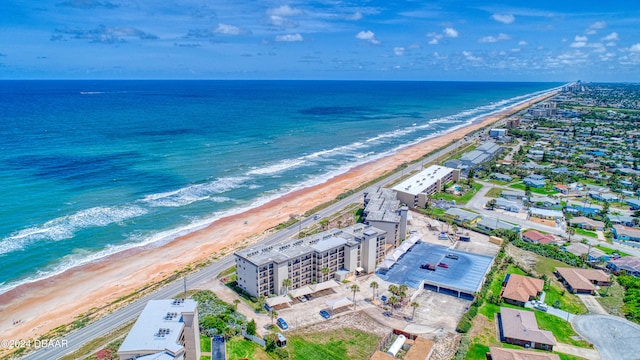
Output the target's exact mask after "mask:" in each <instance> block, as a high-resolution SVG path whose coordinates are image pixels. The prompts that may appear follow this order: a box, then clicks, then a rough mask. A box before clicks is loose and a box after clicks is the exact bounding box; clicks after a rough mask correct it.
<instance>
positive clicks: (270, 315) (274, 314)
mask: <svg viewBox="0 0 640 360" xmlns="http://www.w3.org/2000/svg"><path fill="white" fill-rule="evenodd" d="M269 317H270V318H271V325H272V326H273V320H275V319H276V318H277V317H278V313H277V312H276V311H275V310H271V312H269Z"/></svg>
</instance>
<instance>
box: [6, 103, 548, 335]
mask: <svg viewBox="0 0 640 360" xmlns="http://www.w3.org/2000/svg"><path fill="white" fill-rule="evenodd" d="M553 94H554V93H550V94H546V95H543V96H540V97H538V98H536V99H532V100H530V101H528V102H525V103H521V104H520V105H516V106H514V107H512V108H510V109H507V110H505V111H503V112H501V113H498V114H494V115H491V116H488V117H486V118H484V119H482V121H480V122H477V123H474V124H472V125H469V126H467V127H464V128H461V129H458V130H455V131H452V132H450V133H447V134H444V135H441V136H439V137H436V138H433V139H430V140H427V141H424V142H422V143H419V144H416V145H414V146H411V147H408V148H406V149H404V150H402V151H399V152H397V153H395V154H393V155H391V156H388V157H386V158H383V159H380V160H377V161H375V162H371V163H367V164H364V165H361V166H358V167H356V168H354V169H351V170H350V171H349V172H347V173H345V174H342V175H339V176H336V177H334V178H332V179H330V180H328V181H327V182H325V183H323V184H320V185H316V186H312V187H309V188H305V189H300V190H297V191H295V192H292V193H289V194H287V195H285V196H283V197H281V198H279V199H275V200H273V201H271V202H269V203H267V204H264V205H262V206H260V207H257V208H254V209H252V210H249V211H246V212H244V213H242V214H237V215H233V216H229V217H225V218H222V219H220V220H217V221H215V222H213V223H212V224H211V225H209V226H208V227H206V228H204V229H202V230H199V231H196V232H193V233H191V234H188V235H185V236H182V237H179V238H177V239H175V240H174V241H171V242H170V243H168V244H166V245H163V246H159V247H154V248H143V249H133V250H129V251H126V252H124V253H120V254H116V255H113V256H110V257H108V258H106V259H102V260H100V261H97V262H95V263H92V264H88V265H85V266H81V267H77V268H74V269H71V270H69V271H67V272H65V273H63V274H60V275H57V276H53V277H51V278H48V279H44V280H40V281H36V282H33V283H29V284H25V285H22V286H19V287H17V288H15V289H12V290H10V291H8V292H6V293H4V294H1V295H0V333H1V334H3V337H4V338H5V339H25V338H34V337H38V336H41V335H43V334H45V333H46V332H47V331H49V330H51V329H53V328H55V327H57V326H59V325H62V324H67V323H71V322H73V321H74V319H75V317H76V316H77V315H79V314H82V313H85V312H87V311H89V310H90V309H92V308H99V307H102V306H105V305H106V304H109V303H111V302H113V301H114V300H116V299H118V298H119V297H121V296H124V295H127V294H130V293H131V292H133V291H135V290H137V289H140V288H142V287H143V286H144V285H145V284H149V283H151V282H155V281H160V280H162V279H163V278H165V277H167V276H168V275H170V274H172V273H173V272H174V271H175V270H180V269H183V268H184V267H186V266H187V265H188V264H190V263H193V262H196V261H201V260H204V259H207V258H209V257H210V256H211V255H213V254H214V253H216V252H218V251H220V250H221V249H224V248H226V249H230V248H231V247H232V246H233V245H234V244H237V243H239V242H241V241H243V240H245V239H247V238H249V237H251V236H253V235H257V234H261V233H263V232H265V231H267V230H268V229H270V228H273V227H274V226H276V225H278V224H280V223H282V222H285V221H287V220H289V217H290V216H291V215H292V214H295V215H298V214H303V213H305V212H306V211H308V210H309V209H312V208H313V207H315V206H317V205H318V204H321V203H324V202H327V201H330V200H332V199H334V198H336V196H338V195H339V194H341V193H343V192H345V191H347V190H350V189H353V188H356V187H358V186H359V185H361V184H363V183H365V182H367V181H370V180H372V179H374V178H376V177H379V176H380V175H382V174H384V173H386V172H389V171H391V170H393V169H395V168H397V167H398V165H399V164H402V163H404V162H410V161H412V160H416V159H418V158H420V157H421V156H422V155H424V154H426V153H429V152H431V151H433V150H435V149H437V148H439V147H442V146H444V145H447V144H449V143H450V142H451V141H452V140H454V139H460V138H462V137H464V136H465V135H466V134H468V133H469V132H471V131H473V130H476V129H479V128H481V127H484V126H487V125H489V124H491V123H493V122H495V121H497V120H499V119H501V118H503V117H505V116H508V115H510V114H513V113H515V112H517V111H519V110H521V109H523V108H526V107H528V106H529V105H530V104H531V103H533V102H537V101H540V100H542V99H544V98H547V97H549V96H551V95H553ZM245 221H246V223H245ZM255 238H258V237H257V236H255ZM18 320H20V321H19V323H17V324H16V322H17V321H18Z"/></svg>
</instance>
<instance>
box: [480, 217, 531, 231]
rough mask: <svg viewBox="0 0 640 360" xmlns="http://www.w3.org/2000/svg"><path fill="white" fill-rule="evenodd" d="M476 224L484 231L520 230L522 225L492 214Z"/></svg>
mask: <svg viewBox="0 0 640 360" xmlns="http://www.w3.org/2000/svg"><path fill="white" fill-rule="evenodd" d="M476 226H477V227H478V229H481V230H484V231H493V230H498V229H503V230H513V231H517V232H520V226H518V225H516V224H512V223H508V222H506V221H502V220H499V219H497V218H493V217H490V216H486V217H485V218H484V219H482V220H480V221H479V222H478V223H477V225H476Z"/></svg>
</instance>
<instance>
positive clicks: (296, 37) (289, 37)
mask: <svg viewBox="0 0 640 360" xmlns="http://www.w3.org/2000/svg"><path fill="white" fill-rule="evenodd" d="M303 40H304V39H303V38H302V35H300V34H285V35H278V36H276V41H278V42H296V41H303Z"/></svg>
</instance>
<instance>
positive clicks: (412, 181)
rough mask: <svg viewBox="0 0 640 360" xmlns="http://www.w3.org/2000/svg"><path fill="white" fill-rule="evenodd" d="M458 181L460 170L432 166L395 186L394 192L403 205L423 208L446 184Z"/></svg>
mask: <svg viewBox="0 0 640 360" xmlns="http://www.w3.org/2000/svg"><path fill="white" fill-rule="evenodd" d="M458 180H460V170H458V169H452V168H448V167H445V166H439V165H431V166H429V167H428V168H426V169H424V170H422V171H421V172H419V173H417V174H415V175H413V176H411V177H410V178H408V179H406V180H404V181H403V182H401V183H399V184H398V185H396V186H394V187H393V190H394V191H395V192H396V194H397V196H398V200H400V202H401V203H403V204H406V205H407V206H409V207H410V208H415V207H422V208H423V207H425V204H426V203H427V200H428V199H429V197H430V196H431V195H433V194H435V193H437V192H439V191H442V190H444V185H445V184H447V183H449V182H451V181H458Z"/></svg>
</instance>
